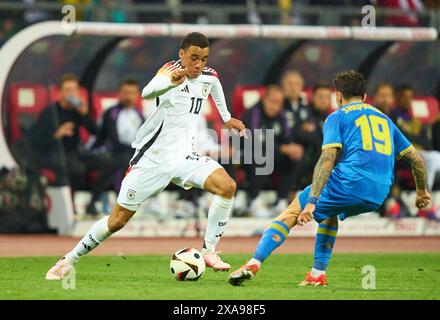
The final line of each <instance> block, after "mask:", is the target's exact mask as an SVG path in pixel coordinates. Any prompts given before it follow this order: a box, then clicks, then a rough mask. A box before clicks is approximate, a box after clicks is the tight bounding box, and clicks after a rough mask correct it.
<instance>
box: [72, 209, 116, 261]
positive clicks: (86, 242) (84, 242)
mask: <svg viewBox="0 0 440 320" xmlns="http://www.w3.org/2000/svg"><path fill="white" fill-rule="evenodd" d="M108 218H109V216H106V217H104V218H102V219H101V220H98V221H96V222H95V223H94V224H93V226H92V227H91V228H90V230H89V232H87V233H86V235H85V236H84V237H83V238H82V239H81V240H80V241H79V242H78V244H77V245H76V246H75V248H73V250H72V251H70V252H69V253H68V254H66V255H65V258H66V259H67V261H69V262H70V263H75V262H77V261H78V260H79V258H80V257H81V256H82V255H85V254H87V253H89V252H90V251H92V250H93V249H95V248H96V247H97V246H98V245H100V244H101V242H102V241H104V240H105V239H107V238H108V237H109V236H110V235H111V232H110V231H109V229H108Z"/></svg>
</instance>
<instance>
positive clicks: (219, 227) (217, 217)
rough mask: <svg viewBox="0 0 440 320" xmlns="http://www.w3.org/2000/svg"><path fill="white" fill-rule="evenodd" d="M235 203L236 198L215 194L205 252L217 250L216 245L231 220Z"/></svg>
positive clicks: (204, 245) (207, 229)
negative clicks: (230, 216)
mask: <svg viewBox="0 0 440 320" xmlns="http://www.w3.org/2000/svg"><path fill="white" fill-rule="evenodd" d="M233 203H234V198H232V199H227V198H223V197H221V196H218V195H214V198H213V199H212V202H211V207H210V208H209V212H208V225H207V226H206V233H205V242H204V244H203V250H202V252H203V253H212V252H215V246H216V244H217V243H218V242H219V241H220V238H221V236H222V235H223V232H224V231H225V228H226V224H227V223H228V221H229V215H230V214H231V211H232V204H233Z"/></svg>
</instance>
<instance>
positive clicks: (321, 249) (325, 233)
mask: <svg viewBox="0 0 440 320" xmlns="http://www.w3.org/2000/svg"><path fill="white" fill-rule="evenodd" d="M337 232H338V227H331V226H328V225H326V224H322V223H321V224H319V226H318V232H317V234H316V240H315V262H314V264H313V268H314V269H316V270H320V271H325V270H326V269H327V266H328V263H329V261H330V257H331V255H332V250H333V246H334V245H335V240H336V234H337ZM312 270H313V269H312Z"/></svg>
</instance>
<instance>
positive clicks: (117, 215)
mask: <svg viewBox="0 0 440 320" xmlns="http://www.w3.org/2000/svg"><path fill="white" fill-rule="evenodd" d="M133 214H134V212H132V211H129V210H127V209H124V208H122V207H120V206H117V207H116V208H115V209H114V210H113V212H112V214H111V215H110V217H109V219H108V229H109V231H110V232H112V233H114V232H117V231H119V230H121V229H122V228H123V227H124V226H125V225H126V224H127V222H128V221H129V220H130V218H131V217H132V216H133Z"/></svg>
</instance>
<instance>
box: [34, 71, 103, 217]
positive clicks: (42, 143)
mask: <svg viewBox="0 0 440 320" xmlns="http://www.w3.org/2000/svg"><path fill="white" fill-rule="evenodd" d="M80 127H84V128H86V129H87V130H88V131H89V132H90V133H92V134H96V133H97V128H96V125H95V123H94V122H93V120H92V119H91V118H90V116H89V107H88V105H87V103H86V102H85V101H82V99H81V97H80V87H79V82H78V79H77V78H76V76H74V75H71V74H67V75H64V76H63V78H62V79H61V82H60V98H59V101H58V102H56V103H55V104H54V105H52V106H50V107H47V108H45V109H44V110H43V111H42V112H41V114H40V116H39V119H38V121H37V123H36V124H35V125H34V127H33V129H32V131H31V136H30V139H31V142H32V144H33V146H34V147H35V150H36V151H37V152H38V156H37V158H38V159H39V162H40V166H41V167H42V168H48V169H51V170H53V171H54V172H55V174H56V182H55V184H56V185H65V184H68V183H69V182H70V184H71V186H72V188H73V190H78V189H81V188H84V187H85V185H86V181H87V174H88V172H89V171H90V170H97V171H98V173H99V178H98V180H97V181H96V182H95V183H94V184H93V187H92V200H91V202H90V204H89V205H88V206H87V209H86V210H87V213H89V214H92V215H96V214H97V211H96V207H95V202H96V201H98V200H99V198H100V196H101V194H102V192H103V191H105V190H106V189H107V187H108V186H109V185H110V183H111V178H112V177H111V170H112V164H111V160H112V159H111V158H110V157H107V156H105V155H102V154H96V153H91V152H89V151H86V150H83V149H82V148H81V146H80V144H81V140H80V134H79V129H80Z"/></svg>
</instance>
